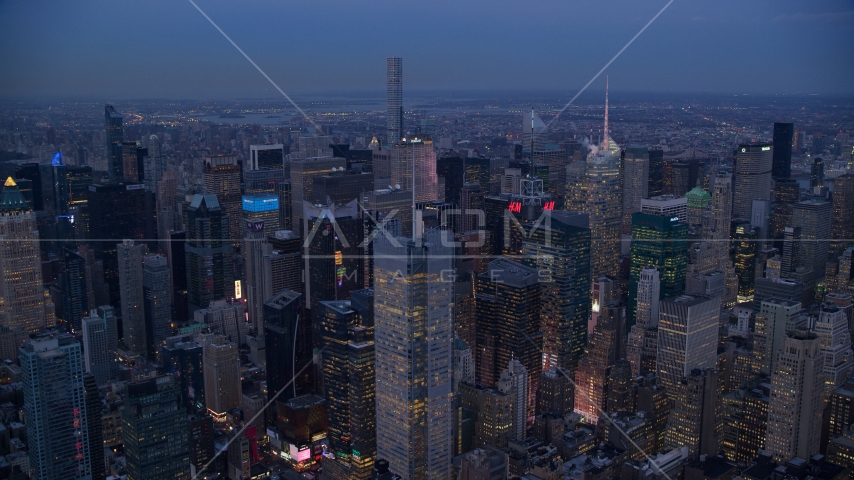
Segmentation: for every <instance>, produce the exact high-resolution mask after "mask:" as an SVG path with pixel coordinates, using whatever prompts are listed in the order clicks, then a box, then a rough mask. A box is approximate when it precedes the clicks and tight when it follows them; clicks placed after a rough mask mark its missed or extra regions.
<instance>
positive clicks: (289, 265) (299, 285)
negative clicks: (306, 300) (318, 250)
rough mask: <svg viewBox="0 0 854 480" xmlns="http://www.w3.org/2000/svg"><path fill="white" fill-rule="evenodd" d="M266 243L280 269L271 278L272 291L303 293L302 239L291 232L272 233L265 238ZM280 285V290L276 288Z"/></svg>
mask: <svg viewBox="0 0 854 480" xmlns="http://www.w3.org/2000/svg"><path fill="white" fill-rule="evenodd" d="M267 243H269V244H270V246H271V247H273V255H275V256H276V261H277V262H278V263H277V265H280V266H281V267H282V269H281V271H280V272H279V274H278V275H277V274H276V273H274V277H273V291H282V290H284V289H288V290H293V291H295V292H298V293H303V292H304V290H305V288H304V285H305V283H304V282H303V267H304V266H305V265H304V262H303V260H302V239H301V238H300V237H299V235H297V234H295V233H294V232H292V231H281V230H280V231H278V232H273V233H272V235H268V236H267ZM277 285H280V286H281V288H277Z"/></svg>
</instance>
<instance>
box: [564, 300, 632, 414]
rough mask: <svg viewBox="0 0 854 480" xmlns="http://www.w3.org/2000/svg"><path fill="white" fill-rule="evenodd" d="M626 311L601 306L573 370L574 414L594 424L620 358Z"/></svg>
mask: <svg viewBox="0 0 854 480" xmlns="http://www.w3.org/2000/svg"><path fill="white" fill-rule="evenodd" d="M624 312H625V309H624V308H623V307H622V305H620V304H619V303H617V302H615V303H612V304H610V305H601V306H600V307H599V313H600V315H599V319H598V321H597V322H596V325H595V326H594V327H593V332H592V334H591V336H590V339H589V341H588V342H587V351H586V352H585V354H584V356H583V357H582V358H581V362H579V364H578V370H576V371H575V385H576V388H575V412H576V413H578V414H580V415H582V416H583V417H584V421H585V422H586V423H591V424H593V425H596V424H597V423H598V422H599V416H600V415H601V412H602V411H604V409H605V407H606V403H607V393H608V383H607V380H608V374H609V373H610V371H611V365H613V364H614V362H616V360H617V359H618V358H620V352H619V347H620V345H621V343H622V341H623V340H622V334H623V333H624V332H625V321H626V319H625V314H624Z"/></svg>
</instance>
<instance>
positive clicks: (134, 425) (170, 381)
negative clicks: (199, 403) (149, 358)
mask: <svg viewBox="0 0 854 480" xmlns="http://www.w3.org/2000/svg"><path fill="white" fill-rule="evenodd" d="M127 392H128V393H127V399H126V400H125V408H124V410H122V443H123V444H124V447H125V460H126V462H127V474H128V480H189V478H190V446H189V442H188V436H187V411H186V410H184V408H183V405H181V393H180V391H179V389H178V383H177V381H176V380H175V378H174V377H173V376H172V375H161V376H158V377H155V378H149V379H147V380H141V381H138V382H134V383H130V384H128V386H127Z"/></svg>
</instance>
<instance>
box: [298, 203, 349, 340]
mask: <svg viewBox="0 0 854 480" xmlns="http://www.w3.org/2000/svg"><path fill="white" fill-rule="evenodd" d="M305 213H306V217H305V220H304V221H305V224H306V228H305V231H306V232H308V233H307V234H306V237H307V238H306V239H305V240H304V242H305V243H304V245H306V249H305V253H306V256H305V257H304V258H305V261H306V274H307V275H308V278H307V279H306V287H307V289H306V299H307V302H306V306H307V307H308V308H309V309H311V315H312V316H311V318H312V324H313V326H314V327H315V328H317V327H318V326H319V323H318V322H317V321H316V319H319V317H318V316H317V315H316V314H315V312H316V311H317V310H316V308H317V306H318V305H319V303H320V302H321V301H326V300H347V299H349V298H350V291H351V290H357V289H360V288H362V287H363V286H364V283H363V282H364V265H363V260H364V257H363V255H364V248H363V247H360V246H359V244H360V243H361V242H362V241H363V239H364V236H363V227H364V221H363V220H362V218H361V217H360V216H359V209H358V203H357V202H355V201H352V202H350V203H349V204H347V205H337V206H331V207H327V206H320V207H311V208H309V207H307V208H306V211H305ZM315 335H316V333H315ZM314 338H315V341H317V340H318V337H317V336H315V337H314Z"/></svg>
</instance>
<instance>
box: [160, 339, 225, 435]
mask: <svg viewBox="0 0 854 480" xmlns="http://www.w3.org/2000/svg"><path fill="white" fill-rule="evenodd" d="M160 358H161V360H160V362H161V364H162V365H163V366H162V367H161V372H162V373H168V374H172V375H173V376H174V377H175V378H176V379H177V382H178V384H179V387H180V390H181V402H182V404H183V405H184V407H185V408H186V409H187V411H188V412H202V411H204V407H205V376H204V372H203V370H204V349H203V348H202V346H201V345H200V344H199V343H198V342H196V341H195V340H193V337H192V336H191V335H178V336H175V337H169V338H167V339H166V345H164V346H163V348H161V349H160ZM211 441H213V439H211Z"/></svg>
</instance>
